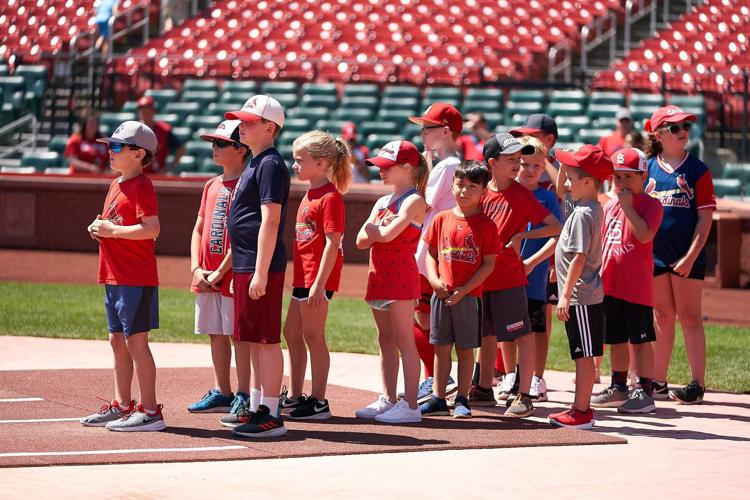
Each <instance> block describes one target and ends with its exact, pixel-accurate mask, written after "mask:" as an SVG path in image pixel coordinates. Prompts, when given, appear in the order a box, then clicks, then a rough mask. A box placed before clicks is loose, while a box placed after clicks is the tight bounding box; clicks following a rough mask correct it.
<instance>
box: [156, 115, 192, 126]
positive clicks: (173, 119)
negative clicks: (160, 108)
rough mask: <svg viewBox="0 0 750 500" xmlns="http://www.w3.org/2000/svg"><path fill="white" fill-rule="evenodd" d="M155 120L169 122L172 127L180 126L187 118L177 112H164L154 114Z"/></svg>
mask: <svg viewBox="0 0 750 500" xmlns="http://www.w3.org/2000/svg"><path fill="white" fill-rule="evenodd" d="M186 118H187V117H186ZM154 120H156V121H158V122H164V123H167V124H169V125H170V126H172V127H179V126H181V125H182V124H183V123H184V120H185V118H180V115H178V114H176V113H162V114H158V115H156V116H154Z"/></svg>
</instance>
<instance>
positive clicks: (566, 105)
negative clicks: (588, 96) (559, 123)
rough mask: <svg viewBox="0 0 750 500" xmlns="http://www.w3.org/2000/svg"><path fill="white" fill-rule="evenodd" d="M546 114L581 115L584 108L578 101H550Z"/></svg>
mask: <svg viewBox="0 0 750 500" xmlns="http://www.w3.org/2000/svg"><path fill="white" fill-rule="evenodd" d="M547 114H548V115H550V116H552V117H558V116H581V115H583V114H584V108H583V104H582V103H580V102H550V103H549V106H547Z"/></svg>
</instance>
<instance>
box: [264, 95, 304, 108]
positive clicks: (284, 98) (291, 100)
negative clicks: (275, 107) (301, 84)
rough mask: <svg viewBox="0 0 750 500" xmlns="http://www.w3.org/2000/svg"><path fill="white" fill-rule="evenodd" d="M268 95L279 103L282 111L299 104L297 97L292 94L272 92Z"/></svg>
mask: <svg viewBox="0 0 750 500" xmlns="http://www.w3.org/2000/svg"><path fill="white" fill-rule="evenodd" d="M268 95H270V96H271V97H273V98H274V99H276V100H277V101H279V104H281V105H282V106H283V108H284V109H289V108H293V107H295V106H297V105H298V103H299V97H297V94H294V93H281V92H273V93H269V94H268Z"/></svg>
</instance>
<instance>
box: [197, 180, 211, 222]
mask: <svg viewBox="0 0 750 500" xmlns="http://www.w3.org/2000/svg"><path fill="white" fill-rule="evenodd" d="M213 182H214V180H213V179H211V180H210V181H208V182H207V183H206V185H205V186H203V195H202V196H201V207H200V208H199V209H198V217H205V216H206V203H207V200H208V191H209V190H210V189H211V184H213Z"/></svg>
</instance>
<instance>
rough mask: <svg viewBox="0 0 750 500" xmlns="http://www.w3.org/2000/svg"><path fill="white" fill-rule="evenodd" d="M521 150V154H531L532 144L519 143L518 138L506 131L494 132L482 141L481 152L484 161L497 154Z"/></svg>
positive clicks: (532, 151) (495, 156)
mask: <svg viewBox="0 0 750 500" xmlns="http://www.w3.org/2000/svg"><path fill="white" fill-rule="evenodd" d="M519 151H520V152H521V154H522V155H533V154H534V151H535V149H534V146H532V145H531V144H526V145H524V144H521V143H520V141H519V140H518V139H516V138H515V137H513V136H512V135H510V134H508V133H502V134H495V135H493V136H492V137H490V138H489V139H488V140H487V142H485V143H484V149H482V154H483V155H484V161H490V158H497V157H498V156H499V155H512V154H513V153H517V152H519Z"/></svg>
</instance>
